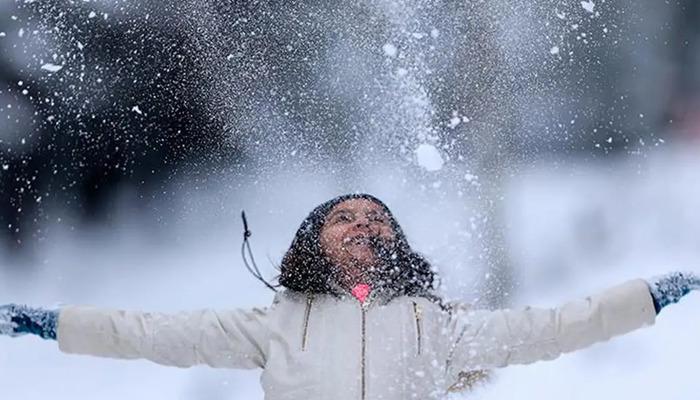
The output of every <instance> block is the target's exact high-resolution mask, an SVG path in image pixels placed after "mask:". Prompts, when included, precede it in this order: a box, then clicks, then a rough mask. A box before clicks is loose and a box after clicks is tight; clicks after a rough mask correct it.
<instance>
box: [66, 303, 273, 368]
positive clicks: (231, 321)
mask: <svg viewBox="0 0 700 400" xmlns="http://www.w3.org/2000/svg"><path fill="white" fill-rule="evenodd" d="M265 316H266V311H265V310H260V309H253V310H250V311H243V310H229V311H221V312H217V311H213V310H198V311H191V312H181V313H177V314H161V313H146V312H132V311H118V310H108V309H100V308H92V307H66V308H62V309H61V311H60V313H59V317H58V332H57V340H58V345H59V348H60V349H61V351H63V352H65V353H73V354H87V355H93V356H99V357H111V358H122V359H137V358H141V359H147V360H150V361H153V362H156V363H158V364H164V365H171V366H177V367H190V366H194V365H199V364H205V365H209V366H211V367H217V368H246V369H248V368H256V367H263V366H264V364H265V352H264V349H265V344H266V337H267V333H266V328H265Z"/></svg>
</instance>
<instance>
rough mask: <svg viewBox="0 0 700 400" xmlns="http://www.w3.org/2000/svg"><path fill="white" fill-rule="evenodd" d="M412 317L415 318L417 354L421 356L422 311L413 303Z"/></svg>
mask: <svg viewBox="0 0 700 400" xmlns="http://www.w3.org/2000/svg"><path fill="white" fill-rule="evenodd" d="M413 315H414V316H415V318H416V342H417V353H418V355H420V354H421V347H422V342H423V340H422V338H421V333H422V332H421V318H422V317H423V310H421V308H420V306H419V305H418V303H416V302H415V301H414V302H413Z"/></svg>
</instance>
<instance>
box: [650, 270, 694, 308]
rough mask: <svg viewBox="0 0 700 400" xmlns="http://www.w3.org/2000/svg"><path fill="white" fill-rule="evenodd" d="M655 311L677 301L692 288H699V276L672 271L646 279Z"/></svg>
mask: <svg viewBox="0 0 700 400" xmlns="http://www.w3.org/2000/svg"><path fill="white" fill-rule="evenodd" d="M648 283H649V290H650V291H651V297H652V298H653V299H654V308H656V313H657V314H658V313H659V312H661V309H662V308H664V307H666V306H667V305H669V304H673V303H678V301H679V300H680V299H681V297H683V296H685V295H686V294H688V293H690V291H692V290H697V289H700V278H698V277H697V276H695V275H694V274H692V273H684V272H672V273H670V274H667V275H662V276H658V277H655V278H652V279H650V280H649V281H648Z"/></svg>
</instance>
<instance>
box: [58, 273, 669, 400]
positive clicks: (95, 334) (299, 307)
mask: <svg viewBox="0 0 700 400" xmlns="http://www.w3.org/2000/svg"><path fill="white" fill-rule="evenodd" d="M368 300H369V301H367V302H366V303H365V304H364V305H361V304H360V303H359V302H358V301H357V300H356V299H355V298H353V297H351V296H345V297H336V296H332V295H315V296H308V295H304V294H300V293H295V292H290V291H286V292H281V293H278V294H277V296H276V297H275V300H274V302H273V304H272V306H271V307H269V308H266V309H252V310H226V311H213V310H200V311H193V312H182V313H179V314H173V315H166V314H159V313H145V312H130V311H116V310H105V309H96V308H89V307H66V308H63V309H62V310H61V312H60V316H59V322H58V342H59V347H60V349H61V350H62V351H64V352H67V353H78V354H90V355H95V356H103V357H115V358H144V359H148V360H151V361H153V362H156V363H160V364H165V365H174V366H178V367H189V366H192V365H197V364H206V365H210V366H212V367H218V368H262V369H263V373H262V377H261V381H262V385H263V389H264V391H265V399H268V400H283V399H287V400H292V399H294V400H302V399H303V400H307V399H310V400H321V399H323V400H326V399H338V400H345V399H347V400H363V399H372V400H375V399H376V400H379V399H384V400H404V399H411V398H415V399H430V398H441V397H443V396H444V394H445V393H446V391H447V389H448V388H449V387H450V386H452V385H453V384H455V382H457V381H458V378H459V376H460V372H461V371H469V370H475V369H483V368H495V367H504V366H506V365H510V364H526V363H531V362H534V361H538V360H548V359H553V358H555V357H557V356H558V355H559V354H561V353H565V352H569V351H573V350H576V349H580V348H583V347H586V346H588V345H590V344H592V343H595V342H599V341H603V340H607V339H609V338H611V337H613V336H616V335H620V334H623V333H626V332H629V331H632V330H634V329H637V328H639V327H642V326H645V325H650V324H653V322H654V319H655V315H656V313H655V311H654V306H653V303H652V299H651V296H650V294H649V289H648V286H647V284H646V282H645V281H642V280H635V281H631V282H628V283H625V284H623V285H620V286H617V287H614V288H611V289H608V290H606V291H604V292H602V293H600V294H598V295H596V296H592V297H589V298H586V299H584V300H579V301H573V302H570V303H567V304H564V305H563V306H561V307H559V308H554V309H535V308H529V307H528V308H524V309H521V310H500V311H474V310H469V309H466V308H465V307H451V308H444V307H441V306H440V305H438V304H436V303H434V302H432V301H430V300H427V299H425V298H422V297H408V296H401V297H395V298H393V299H391V298H382V296H381V295H379V296H375V297H374V298H371V297H370V298H369V299H368Z"/></svg>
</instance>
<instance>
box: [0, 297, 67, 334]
mask: <svg viewBox="0 0 700 400" xmlns="http://www.w3.org/2000/svg"><path fill="white" fill-rule="evenodd" d="M57 323H58V310H44V309H41V308H30V307H27V306H23V305H17V304H7V305H3V306H0V335H7V336H12V337H16V336H22V335H26V334H27V333H31V334H34V335H37V336H40V337H42V338H44V339H53V340H56V326H57Z"/></svg>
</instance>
